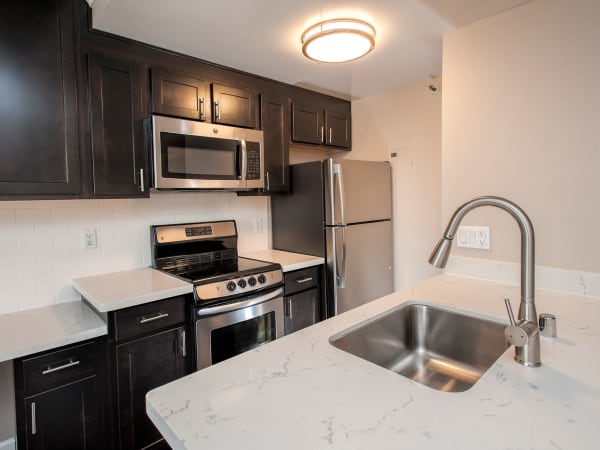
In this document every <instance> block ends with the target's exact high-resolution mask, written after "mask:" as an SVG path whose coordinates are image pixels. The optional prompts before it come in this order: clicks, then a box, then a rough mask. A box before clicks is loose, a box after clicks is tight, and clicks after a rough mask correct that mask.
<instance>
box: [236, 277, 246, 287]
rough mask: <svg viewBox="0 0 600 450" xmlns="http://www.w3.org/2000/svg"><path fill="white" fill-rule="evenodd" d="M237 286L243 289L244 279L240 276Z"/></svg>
mask: <svg viewBox="0 0 600 450" xmlns="http://www.w3.org/2000/svg"><path fill="white" fill-rule="evenodd" d="M238 286H239V287H240V289H244V288H245V287H246V280H244V279H243V278H242V279H241V280H240V281H238Z"/></svg>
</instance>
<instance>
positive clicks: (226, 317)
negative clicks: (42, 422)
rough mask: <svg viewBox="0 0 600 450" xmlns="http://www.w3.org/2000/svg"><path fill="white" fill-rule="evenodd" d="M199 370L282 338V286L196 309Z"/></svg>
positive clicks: (197, 367) (197, 365)
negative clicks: (234, 300) (226, 302)
mask: <svg viewBox="0 0 600 450" xmlns="http://www.w3.org/2000/svg"><path fill="white" fill-rule="evenodd" d="M195 320H196V369H197V370H199V369H203V368H205V367H208V366H210V365H212V364H216V363H218V362H221V361H224V360H226V359H228V358H231V357H233V356H235V355H239V354H240V353H243V352H245V351H248V350H251V349H253V348H256V347H259V346H261V345H264V344H266V343H268V342H271V341H274V340H275V339H277V338H279V337H282V336H283V334H284V329H283V321H284V314H283V288H281V287H280V288H277V289H275V290H272V291H270V292H268V293H263V294H261V295H256V296H249V297H244V298H243V299H242V300H239V301H236V302H234V303H228V304H223V305H217V306H212V307H207V308H198V309H196V310H195Z"/></svg>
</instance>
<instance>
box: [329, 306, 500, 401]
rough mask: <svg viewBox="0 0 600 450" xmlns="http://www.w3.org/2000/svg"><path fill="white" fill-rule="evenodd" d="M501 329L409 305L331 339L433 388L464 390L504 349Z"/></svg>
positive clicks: (474, 319)
mask: <svg viewBox="0 0 600 450" xmlns="http://www.w3.org/2000/svg"><path fill="white" fill-rule="evenodd" d="M505 328H506V324H503V323H501V322H495V321H492V320H486V319H480V318H477V317H473V316H470V315H466V314H461V313H458V312H453V311H449V310H447V309H443V308H440V307H435V306H431V305H426V304H408V305H405V306H402V307H400V308H398V309H395V310H392V311H390V312H389V313H387V314H385V315H384V316H382V317H379V318H377V319H376V320H374V321H373V322H369V323H367V324H365V325H363V326H360V327H359V328H357V329H354V330H351V331H348V332H347V333H342V334H341V335H338V336H334V337H333V338H332V339H331V340H330V341H331V344H332V345H334V346H335V347H337V348H339V349H341V350H344V351H347V352H349V353H352V354H353V355H356V356H359V357H360V358H363V359H366V360H367V361H370V362H372V363H375V364H377V365H379V366H381V367H384V368H386V369H389V370H391V371H393V372H396V373H398V374H400V375H403V376H405V377H407V378H410V379H411V380H414V381H417V382H419V383H421V384H424V385H426V386H429V387H431V388H434V389H438V390H440V391H445V392H462V391H466V390H467V389H469V388H470V387H471V386H473V385H474V384H475V383H476V382H477V380H479V378H481V376H482V375H483V374H484V372H485V371H486V370H487V369H488V368H489V367H490V366H491V365H492V364H493V363H494V362H495V361H496V360H497V359H498V358H499V357H500V355H502V353H504V351H505V350H506V349H507V347H508V344H507V343H506V340H505V338H504V329H505Z"/></svg>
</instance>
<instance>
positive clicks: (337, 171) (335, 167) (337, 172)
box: [332, 163, 346, 233]
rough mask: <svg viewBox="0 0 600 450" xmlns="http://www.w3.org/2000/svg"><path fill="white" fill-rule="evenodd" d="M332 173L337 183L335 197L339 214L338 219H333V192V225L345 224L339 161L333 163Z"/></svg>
mask: <svg viewBox="0 0 600 450" xmlns="http://www.w3.org/2000/svg"><path fill="white" fill-rule="evenodd" d="M333 173H334V176H335V180H336V185H337V192H338V197H337V199H338V202H339V205H340V216H341V217H340V220H339V221H338V220H335V194H334V198H333V211H332V213H333V214H332V216H333V224H334V225H346V217H345V214H344V179H343V175H342V165H341V164H339V163H338V164H334V165H333ZM344 233H345V232H344Z"/></svg>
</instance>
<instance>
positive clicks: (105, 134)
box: [88, 54, 149, 197]
mask: <svg viewBox="0 0 600 450" xmlns="http://www.w3.org/2000/svg"><path fill="white" fill-rule="evenodd" d="M88 77H89V99H90V116H91V121H90V124H91V141H92V142H91V150H92V164H93V170H92V177H93V194H94V195H96V196H104V195H106V196H127V197H132V196H140V197H147V196H148V195H149V194H148V181H147V174H148V170H147V159H148V157H147V155H146V151H145V147H144V136H143V119H144V114H143V96H144V92H145V88H146V85H147V83H146V80H147V77H146V76H145V72H144V70H143V67H142V66H141V65H140V64H137V63H132V62H128V61H122V60H120V59H114V58H107V57H104V56H100V55H95V54H89V55H88Z"/></svg>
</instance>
